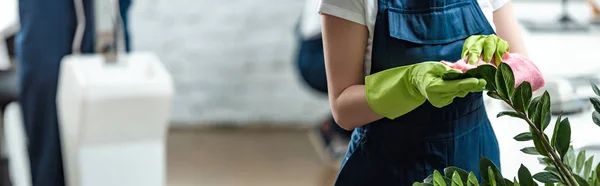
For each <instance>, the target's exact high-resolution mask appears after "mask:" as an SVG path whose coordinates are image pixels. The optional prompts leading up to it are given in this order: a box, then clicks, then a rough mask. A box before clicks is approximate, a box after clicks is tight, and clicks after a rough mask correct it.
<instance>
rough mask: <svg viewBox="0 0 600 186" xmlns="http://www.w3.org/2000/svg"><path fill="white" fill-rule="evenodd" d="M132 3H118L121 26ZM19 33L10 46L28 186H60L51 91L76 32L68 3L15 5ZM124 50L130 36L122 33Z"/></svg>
mask: <svg viewBox="0 0 600 186" xmlns="http://www.w3.org/2000/svg"><path fill="white" fill-rule="evenodd" d="M93 2H94V1H89V0H83V4H84V7H85V8H84V9H85V16H86V22H87V24H86V30H85V35H84V38H83V42H82V45H81V50H82V52H83V53H91V52H93V51H94V44H93V42H94V25H93V23H94V17H93V16H94V13H93V7H92V5H93ZM131 3H132V2H131V0H120V1H119V6H120V11H121V15H122V17H123V24H124V25H125V28H127V24H128V22H127V11H128V10H129V7H130V6H131ZM19 21H20V25H21V29H20V31H19V33H18V34H17V37H16V40H15V45H16V46H15V49H16V53H17V58H18V61H19V66H18V71H19V72H18V73H19V88H20V89H21V93H20V100H19V102H20V105H21V109H22V114H23V122H24V128H25V133H26V134H27V138H28V140H27V141H28V150H29V163H30V168H31V179H32V186H64V185H65V181H64V175H63V172H64V171H63V164H62V162H63V161H62V160H63V159H62V154H61V143H60V135H59V128H58V127H59V124H58V118H57V113H56V99H55V98H56V89H57V84H58V75H59V68H60V61H61V60H62V58H63V56H65V55H67V54H70V53H71V45H72V42H73V36H74V34H75V29H76V26H77V21H76V18H75V7H74V3H73V0H52V1H47V0H19ZM125 32H126V33H125V40H126V48H127V50H129V34H128V31H127V29H125Z"/></svg>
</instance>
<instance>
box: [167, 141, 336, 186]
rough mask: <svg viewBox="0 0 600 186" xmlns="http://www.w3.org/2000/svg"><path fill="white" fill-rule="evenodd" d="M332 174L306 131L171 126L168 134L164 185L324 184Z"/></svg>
mask: <svg viewBox="0 0 600 186" xmlns="http://www.w3.org/2000/svg"><path fill="white" fill-rule="evenodd" d="M336 172H337V167H336V166H335V164H325V163H323V162H321V161H320V159H319V157H318V155H317V153H316V151H315V149H314V148H313V146H312V145H311V143H310V141H309V138H308V133H307V131H302V130H294V129H292V130H285V129H267V130H264V129H261V130H259V129H207V130H177V129H175V130H172V131H171V133H170V135H169V138H168V176H167V178H168V186H198V185H202V186H281V185H286V186H330V185H332V183H333V180H334V179H335V175H336Z"/></svg>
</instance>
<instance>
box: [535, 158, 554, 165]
mask: <svg viewBox="0 0 600 186" xmlns="http://www.w3.org/2000/svg"><path fill="white" fill-rule="evenodd" d="M538 161H539V162H540V164H543V165H548V166H554V165H553V161H552V160H550V158H548V157H538Z"/></svg>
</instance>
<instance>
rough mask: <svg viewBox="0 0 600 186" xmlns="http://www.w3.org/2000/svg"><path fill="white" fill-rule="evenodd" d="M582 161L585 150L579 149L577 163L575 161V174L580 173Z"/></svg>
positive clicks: (583, 160)
mask: <svg viewBox="0 0 600 186" xmlns="http://www.w3.org/2000/svg"><path fill="white" fill-rule="evenodd" d="M584 163H585V151H584V150H581V151H579V154H578V155H577V163H576V168H575V173H577V174H579V173H581V170H582V169H583V164H584Z"/></svg>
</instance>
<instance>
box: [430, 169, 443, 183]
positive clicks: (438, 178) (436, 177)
mask: <svg viewBox="0 0 600 186" xmlns="http://www.w3.org/2000/svg"><path fill="white" fill-rule="evenodd" d="M433 186H446V181H445V180H444V177H443V176H442V174H440V172H439V171H437V170H434V171H433Z"/></svg>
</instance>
